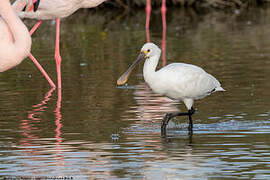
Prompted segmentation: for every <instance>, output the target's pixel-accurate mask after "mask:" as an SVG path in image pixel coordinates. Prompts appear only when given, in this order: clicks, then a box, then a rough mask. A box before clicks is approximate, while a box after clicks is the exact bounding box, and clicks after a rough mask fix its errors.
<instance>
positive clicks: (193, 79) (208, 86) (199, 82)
mask: <svg viewBox="0 0 270 180" xmlns="http://www.w3.org/2000/svg"><path fill="white" fill-rule="evenodd" d="M160 55H161V50H160V49H159V47H158V46H156V45H155V44H153V43H146V44H144V45H143V47H142V49H141V53H140V55H139V56H138V57H137V59H136V60H135V62H134V63H133V64H132V65H131V66H130V67H129V69H128V70H127V71H126V72H125V73H124V74H123V75H122V76H121V77H120V78H119V79H118V81H117V84H118V85H123V84H125V83H126V82H127V80H128V77H129V75H130V73H131V71H132V69H133V68H134V67H135V65H136V64H137V63H138V62H139V61H140V60H142V59H145V62H144V66H143V77H144V80H145V81H146V83H147V84H148V85H149V86H150V88H151V89H152V90H153V91H154V92H155V93H159V94H161V95H165V96H167V97H169V98H171V99H175V100H180V101H183V102H184V104H185V105H186V107H187V109H188V112H180V113H167V114H166V116H165V117H164V119H163V121H162V126H161V128H162V132H165V131H166V125H167V124H168V122H169V120H170V119H171V118H173V117H175V116H183V115H187V116H189V130H192V127H193V124H192V118H191V115H192V114H193V113H194V112H195V110H194V108H193V103H194V100H197V99H201V98H204V97H205V96H207V95H210V94H211V93H213V92H216V91H225V90H224V89H223V88H222V87H221V85H220V83H219V81H218V80H217V79H216V78H215V77H214V76H212V75H211V74H209V73H207V72H205V71H204V70H203V69H202V68H200V67H198V66H195V65H192V64H185V63H172V64H169V65H167V66H165V67H163V68H161V69H159V70H157V71H156V67H157V65H158V61H159V58H160Z"/></svg>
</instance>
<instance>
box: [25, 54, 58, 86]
mask: <svg viewBox="0 0 270 180" xmlns="http://www.w3.org/2000/svg"><path fill="white" fill-rule="evenodd" d="M28 57H29V58H30V59H31V60H32V61H33V63H34V64H35V65H36V66H37V68H38V69H39V70H40V72H41V73H42V74H43V76H44V77H45V78H46V79H47V81H48V82H49V84H50V85H51V86H52V87H53V88H55V87H56V86H55V84H54V82H53V81H52V80H51V78H50V76H49V75H48V74H47V73H46V71H45V70H44V69H43V67H42V66H41V65H40V64H39V62H38V61H37V60H36V58H35V57H34V56H33V55H32V54H31V53H30V54H29V55H28Z"/></svg>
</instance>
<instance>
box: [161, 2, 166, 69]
mask: <svg viewBox="0 0 270 180" xmlns="http://www.w3.org/2000/svg"><path fill="white" fill-rule="evenodd" d="M161 15H162V29H163V32H162V43H161V49H162V66H165V65H166V0H162V5H161Z"/></svg>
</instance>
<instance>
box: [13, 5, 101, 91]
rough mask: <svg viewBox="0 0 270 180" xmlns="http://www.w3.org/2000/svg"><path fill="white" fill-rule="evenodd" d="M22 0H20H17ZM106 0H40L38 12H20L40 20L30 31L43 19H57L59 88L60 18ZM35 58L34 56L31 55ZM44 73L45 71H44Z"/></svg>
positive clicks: (59, 77)
mask: <svg viewBox="0 0 270 180" xmlns="http://www.w3.org/2000/svg"><path fill="white" fill-rule="evenodd" d="M17 1H20V0H17ZM104 1H105V0H68V1H66V0H44V1H40V4H39V7H38V10H37V11H36V12H18V15H19V17H21V18H31V19H37V20H39V21H38V22H37V23H36V24H35V25H34V27H33V28H32V29H31V31H30V33H31V34H32V33H34V32H35V31H36V29H37V28H38V27H39V25H40V24H41V23H42V21H43V20H49V19H56V40H55V61H56V70H57V80H58V88H59V89H61V87H62V86H61V61H62V58H61V55H60V48H59V42H60V18H64V17H67V16H70V15H71V14H73V13H74V12H75V11H77V10H78V9H80V8H93V7H96V6H98V5H99V4H101V3H103V2H104ZM30 58H31V59H33V58H34V57H33V56H32V57H30ZM43 74H44V73H43ZM44 76H45V77H46V78H47V80H48V81H49V83H50V84H51V86H52V87H55V85H54V83H53V82H50V80H49V79H50V78H49V77H48V76H46V74H44Z"/></svg>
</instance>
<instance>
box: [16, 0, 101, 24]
mask: <svg viewBox="0 0 270 180" xmlns="http://www.w3.org/2000/svg"><path fill="white" fill-rule="evenodd" d="M104 1H105V0H41V1H40V4H39V8H38V11H36V12H19V13H18V15H19V16H20V17H21V18H30V19H38V20H49V19H56V18H64V17H68V16H70V15H71V14H73V13H74V12H75V11H77V10H78V9H80V8H93V7H96V6H98V5H99V4H101V3H103V2H104Z"/></svg>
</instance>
